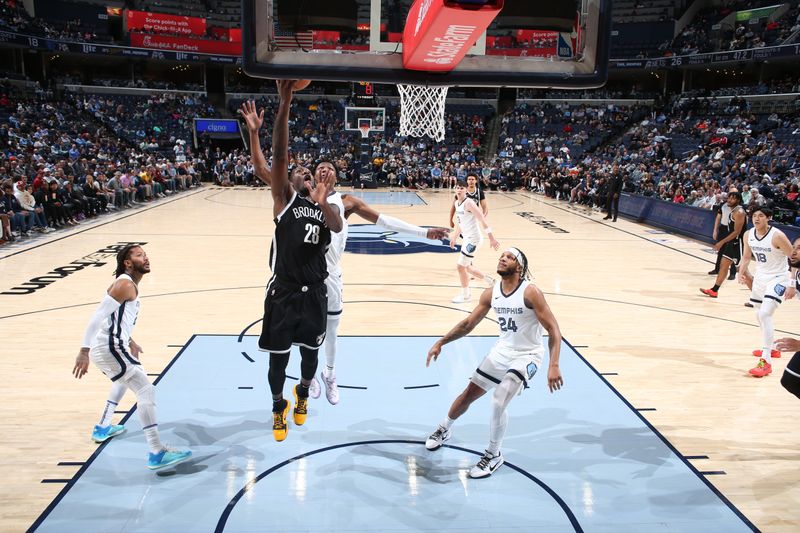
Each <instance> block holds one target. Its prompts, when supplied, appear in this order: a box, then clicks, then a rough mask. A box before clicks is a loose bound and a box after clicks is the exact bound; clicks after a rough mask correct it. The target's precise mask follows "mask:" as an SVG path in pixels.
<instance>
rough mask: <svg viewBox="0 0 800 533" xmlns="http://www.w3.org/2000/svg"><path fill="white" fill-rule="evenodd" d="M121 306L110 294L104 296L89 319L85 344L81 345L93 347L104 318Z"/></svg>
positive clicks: (84, 337)
mask: <svg viewBox="0 0 800 533" xmlns="http://www.w3.org/2000/svg"><path fill="white" fill-rule="evenodd" d="M119 306H120V303H119V302H118V301H116V300H115V299H114V298H112V297H111V296H109V295H108V294H106V295H105V297H103V301H102V302H100V305H99V306H97V309H96V310H95V312H94V314H93V315H92V318H91V319H90V320H89V325H88V326H86V332H85V333H84V334H83V344H82V345H81V347H83V348H91V347H92V341H93V340H94V338H95V337H96V336H97V332H98V331H99V330H100V325H101V324H102V323H103V320H105V318H106V317H107V316H108V315H110V314H112V313H116V312H117V309H119Z"/></svg>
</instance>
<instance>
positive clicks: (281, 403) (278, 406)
mask: <svg viewBox="0 0 800 533" xmlns="http://www.w3.org/2000/svg"><path fill="white" fill-rule="evenodd" d="M284 409H286V400H284V399H283V398H281V399H280V400H272V412H273V413H280V412H281V411H283V410H284Z"/></svg>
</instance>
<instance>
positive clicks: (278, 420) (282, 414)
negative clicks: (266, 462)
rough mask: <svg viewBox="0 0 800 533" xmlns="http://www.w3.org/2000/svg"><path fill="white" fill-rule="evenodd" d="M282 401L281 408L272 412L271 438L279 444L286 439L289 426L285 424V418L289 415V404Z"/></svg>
mask: <svg viewBox="0 0 800 533" xmlns="http://www.w3.org/2000/svg"><path fill="white" fill-rule="evenodd" d="M282 401H283V408H281V409H280V410H279V411H275V410H274V409H275V407H273V408H272V409H273V411H272V436H273V437H275V440H276V441H278V442H281V441H282V440H284V439H285V438H286V433H287V432H288V431H289V424H288V423H287V422H286V417H287V416H288V415H289V402H287V401H286V400H282Z"/></svg>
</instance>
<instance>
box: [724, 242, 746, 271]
mask: <svg viewBox="0 0 800 533" xmlns="http://www.w3.org/2000/svg"><path fill="white" fill-rule="evenodd" d="M743 246H744V245H743V244H742V240H741V239H734V240H732V241H728V242H726V243H725V244H723V245H722V257H727V258H728V259H730V260H731V262H732V263H733V264H734V265H737V266H738V265H739V261H741V260H742V248H743Z"/></svg>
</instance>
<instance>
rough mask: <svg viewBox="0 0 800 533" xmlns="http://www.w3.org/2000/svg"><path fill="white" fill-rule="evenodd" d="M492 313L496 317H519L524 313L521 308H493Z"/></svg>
mask: <svg viewBox="0 0 800 533" xmlns="http://www.w3.org/2000/svg"><path fill="white" fill-rule="evenodd" d="M494 312H495V313H497V314H498V315H521V314H522V313H524V312H525V311H524V309H522V308H521V307H495V308H494Z"/></svg>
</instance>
